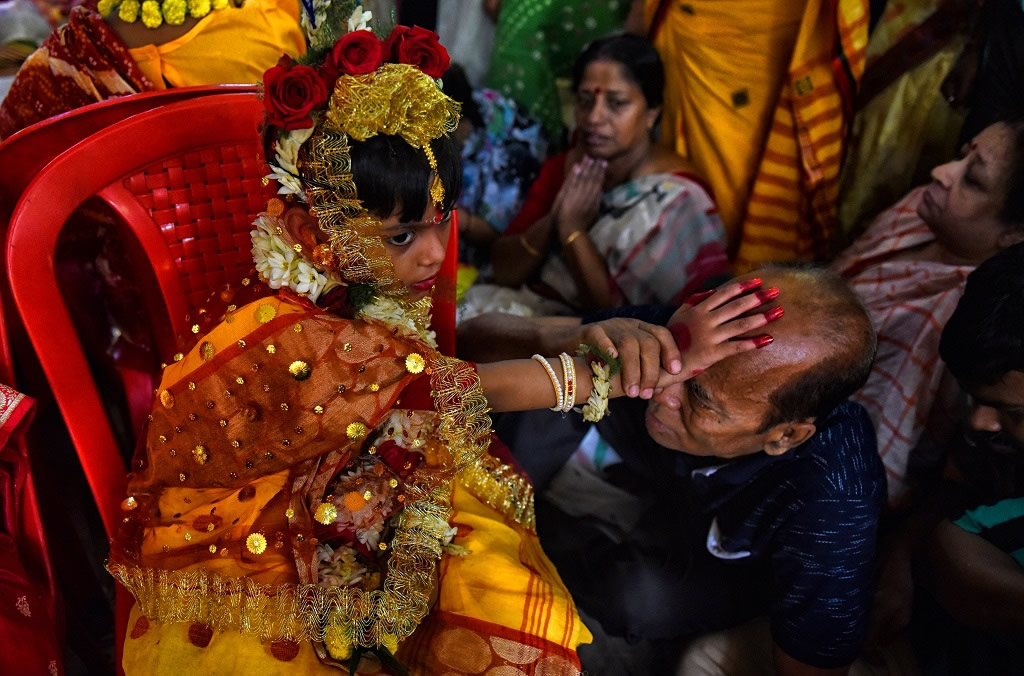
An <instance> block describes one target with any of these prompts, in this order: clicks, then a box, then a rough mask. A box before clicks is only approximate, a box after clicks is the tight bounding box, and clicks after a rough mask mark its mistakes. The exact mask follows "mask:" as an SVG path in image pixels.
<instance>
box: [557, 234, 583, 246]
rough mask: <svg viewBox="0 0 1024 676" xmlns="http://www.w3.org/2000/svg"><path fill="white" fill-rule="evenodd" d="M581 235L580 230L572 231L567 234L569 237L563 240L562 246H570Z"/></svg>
mask: <svg viewBox="0 0 1024 676" xmlns="http://www.w3.org/2000/svg"><path fill="white" fill-rule="evenodd" d="M582 234H583V231H582V230H574V231H573V232H571V233H569V236H568V237H566V238H565V240H564V241H563V242H562V245H563V246H570V245H571V244H572V243H573V242H575V241H576V240H577V239H578V238H579V236H580V235H582Z"/></svg>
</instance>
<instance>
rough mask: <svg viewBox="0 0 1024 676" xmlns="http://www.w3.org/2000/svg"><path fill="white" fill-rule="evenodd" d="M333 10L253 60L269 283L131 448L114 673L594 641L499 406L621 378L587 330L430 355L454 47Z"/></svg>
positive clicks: (533, 653) (361, 665)
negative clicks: (261, 107) (468, 355)
mask: <svg viewBox="0 0 1024 676" xmlns="http://www.w3.org/2000/svg"><path fill="white" fill-rule="evenodd" d="M329 18H330V15H328V16H327V17H320V18H319V19H318V23H319V28H318V29H317V30H320V31H323V32H322V33H321V34H319V35H316V34H314V38H315V39H317V40H321V41H323V42H325V43H326V48H321V49H317V48H316V43H315V41H314V45H313V47H314V49H312V50H311V53H312V56H311V59H310V61H309V62H307V64H294V63H291V62H287V61H285V62H282V63H281V64H280V65H278V66H276V67H275V68H273V69H271V70H270V71H268V72H267V73H266V75H265V78H264V84H265V94H264V96H265V105H266V107H267V125H266V138H267V139H268V141H269V143H268V146H269V147H270V152H268V158H271V167H272V169H273V174H272V177H273V178H274V179H275V180H277V181H278V182H279V183H280V186H281V197H280V198H275V199H272V200H271V201H270V202H269V203H268V205H267V210H266V212H265V213H263V214H262V215H261V216H260V217H259V218H258V219H257V221H256V223H255V225H256V228H255V229H254V230H253V232H252V240H253V258H254V261H255V263H256V268H257V270H258V271H259V277H260V278H261V279H260V281H263V282H266V283H267V284H268V285H269V286H270V287H271V289H273V290H274V292H273V293H271V294H270V295H267V296H265V297H263V298H259V299H258V300H255V301H253V302H251V303H248V304H246V305H242V306H238V307H236V306H235V305H228V306H227V307H226V310H225V314H224V317H223V320H222V321H220V323H218V324H216V325H215V326H214V327H213V328H212V329H211V330H209V331H208V332H207V333H205V334H204V335H202V336H201V337H200V338H199V342H198V344H197V345H196V346H195V347H194V348H192V349H191V350H189V351H188V352H187V353H186V354H182V355H178V360H177V361H176V362H175V363H173V364H171V365H170V366H169V367H167V369H166V370H165V372H164V375H163V379H162V381H161V384H160V388H159V390H158V396H157V401H156V403H155V404H154V407H153V413H152V415H151V417H150V422H149V427H148V430H147V433H146V443H145V445H144V446H143V447H142V448H141V449H140V451H139V452H138V454H137V456H136V458H135V460H134V464H133V470H135V472H134V474H133V475H132V476H131V477H130V480H129V486H128V497H127V498H126V499H125V501H124V503H123V509H124V515H125V518H124V528H123V531H122V532H121V533H120V534H119V536H118V538H117V539H116V541H115V546H114V548H113V553H112V556H111V562H110V564H109V570H110V571H111V573H112V574H113V575H114V576H115V578H116V579H117V580H118V581H119V582H121V583H122V584H123V585H124V586H125V587H127V588H128V589H129V590H130V591H131V593H132V594H133V596H134V597H135V602H136V603H135V606H134V608H133V610H132V613H131V617H130V619H129V623H128V628H127V635H126V636H125V638H124V640H125V646H124V660H123V664H124V667H125V671H126V672H127V673H129V674H161V673H174V674H180V673H187V670H191V671H192V672H193V673H200V674H213V673H247V674H250V673H256V674H274V673H285V672H287V673H289V674H295V673H301V674H305V673H319V672H321V671H324V672H326V670H328V669H330V668H331V667H344V668H347V669H348V670H349V671H350V672H351V673H356V672H358V673H361V674H373V673H402V672H404V671H405V670H408V671H409V672H411V673H417V674H419V673H438V674H440V673H484V672H486V671H488V670H490V669H494V668H500V669H501V670H500V671H499V672H495V673H502V674H506V673H507V674H512V673H544V674H574V673H577V672H578V670H579V661H578V659H577V657H576V653H575V649H576V646H577V645H578V644H579V643H581V642H586V641H587V640H588V639H589V633H588V631H587V629H586V628H585V627H584V626H583V625H582V624H581V623H580V620H579V616H578V615H577V613H576V609H575V607H574V606H573V603H572V601H571V599H570V598H569V595H568V593H567V592H566V590H565V588H564V586H563V585H562V583H561V581H560V579H559V577H558V575H557V573H556V572H555V571H554V569H553V567H552V565H551V563H550V562H549V561H548V559H547V557H546V556H545V555H544V553H543V551H542V550H541V549H540V546H539V544H538V542H537V538H536V536H535V535H534V533H533V502H532V494H531V488H530V485H529V483H528V481H527V480H526V479H525V478H523V477H522V476H521V475H519V474H518V473H517V472H516V471H515V470H514V469H513V468H511V467H509V466H507V465H505V464H503V463H502V462H501V461H499V460H498V459H496V458H495V457H494V456H493V455H492V454H491V453H490V452H489V449H488V446H489V444H490V440H491V438H490V437H491V435H490V421H489V419H488V415H487V412H488V410H489V408H493V409H495V410H521V409H529V408H540V407H552V406H553V407H554V409H556V410H560V411H562V412H563V413H564V412H568V411H569V410H571V409H572V407H573V406H574V404H577V403H578V404H584V406H583V409H582V410H583V412H584V414H585V415H587V416H589V417H590V418H592V419H596V418H598V417H600V416H601V415H603V411H604V406H605V405H606V404H607V399H608V397H609V396H618V395H620V394H621V393H622V391H623V383H622V378H621V376H619V375H617V374H616V373H615V364H614V361H615V360H614V359H613V358H612V357H610V356H608V355H607V354H606V353H604V352H603V351H602V350H601V349H599V348H597V347H589V348H583V349H582V350H581V355H582V356H576V357H573V356H570V355H568V354H564V353H563V354H562V355H560V356H558V357H555V358H553V359H545V358H543V357H541V356H540V355H536V356H535V358H534V359H532V360H519V361H511V362H498V363H494V364H487V365H480V366H479V367H477V366H475V365H474V364H471V363H467V362H462V361H459V360H456V359H453V358H450V357H446V356H444V355H442V354H440V353H439V352H438V351H437V349H436V342H435V337H434V334H433V332H432V331H431V330H429V328H428V325H429V320H430V306H431V295H432V293H434V286H435V282H436V281H437V277H438V272H439V270H440V267H441V262H442V260H443V258H444V255H445V251H446V248H447V237H448V232H449V225H448V215H449V213H450V210H451V208H452V204H453V203H454V201H455V198H456V196H457V195H458V191H459V183H460V175H461V172H460V165H459V154H458V149H457V146H456V144H455V142H454V140H453V138H452V136H451V133H452V131H453V130H454V129H455V126H456V124H457V122H458V104H456V103H455V102H454V101H452V100H451V99H450V98H448V97H447V96H445V95H444V94H443V93H441V91H440V89H439V87H438V86H437V84H436V82H435V80H434V77H437V76H438V75H440V73H441V72H443V71H444V69H445V68H446V67H447V63H446V62H447V55H446V54H445V53H444V51H443V48H442V47H441V46H440V45H439V44H437V41H436V36H434V35H433V34H432V33H428V32H426V31H422V30H419V29H409V28H406V27H402V26H399V27H396V28H395V30H394V31H393V32H392V33H391V35H390V36H389V37H388V39H387V40H386V41H384V42H382V41H381V40H380V39H378V38H377V37H376V36H375V35H374V34H373V33H372V32H370V31H367V30H355V31H352V32H350V33H348V34H346V35H343V36H342V37H341V38H340V39H339V40H337V42H336V43H334V41H333V40H332V39H331V40H327V39H325V35H324V33H327V35H328V36H329V35H330V32H329V31H330V30H336V28H334V29H332V28H331V27H330V25H329V24H326V23H325V22H326V21H328V20H329ZM309 64H315V65H316V66H318V68H316V69H315V68H313V67H312V66H311V65H309ZM304 201H305V202H306V204H303V202H304ZM255 282H256V280H243V282H242V283H243V285H251V284H252V283H255ZM737 294H738V292H736V293H733V294H731V295H737ZM731 295H730V294H719V295H718V300H717V301H714V302H715V303H719V304H720V303H723V302H724V301H726V300H728V299H729V298H730V297H731ZM225 302H230V301H225ZM705 302H707V303H711V302H712V300H711V299H709V300H708V301H705ZM759 303H760V300H758V299H757V297H756V296H755V295H748V296H744V297H743V298H740V299H738V300H736V301H734V302H733V303H730V304H728V305H726V306H724V307H723V308H722V309H721V310H720V311H717V312H712V313H706V312H705V313H695V315H696V314H699V315H700V318H699V319H694V320H693V321H692V322H688V323H692V326H690V327H683V330H685V331H686V333H687V335H692V336H693V340H692V345H693V346H692V347H691V349H690V351H689V352H687V353H686V356H684V357H681V356H679V353H678V351H675V352H673V349H674V348H670V349H669V350H668V352H667V353H666V354H668V355H669V357H670V358H668V359H667V361H666V364H667V366H668V368H669V371H671V372H672V373H669V372H668V371H666V372H664V373H663V374H662V378H661V380H660V381H659V382H660V383H661V384H668V383H670V382H677V381H679V380H682V379H684V378H685V377H686V375H687V374H689V373H691V372H692V371H693V370H695V369H699V368H703V367H704V366H705V365H706V361H707V359H712V360H717V359H718V358H721V357H723V356H725V355H727V354H730V353H735V352H737V351H741V350H746V349H752V348H753V346H754V341H752V340H740V341H730V340H729V339H730V338H732V337H733V336H736V335H739V334H740V333H742V332H744V331H749V330H751V329H756V327H758V326H761V325H763V324H764V323H765V320H764V318H763V316H762V315H756V316H755V317H749V318H746V319H744V320H740V321H737V322H731V323H729V324H728V325H727V326H722V324H723V323H725V322H728V320H730V319H732V318H733V317H736V316H737V315H739V314H741V313H743V312H745V311H747V310H749V309H751V308H753V307H756V306H757V305H758V304H759ZM200 314H201V315H214V316H219V312H218V311H216V310H214V309H213V306H209V307H205V308H203V309H202V310H200ZM195 331H196V333H197V334H198V333H200V331H201V329H200V326H199V325H198V324H197V325H196V327H195ZM677 333H678V331H677ZM698 347H700V348H701V349H697V348H698ZM698 355H700V356H698ZM648 356H650V355H648ZM658 358H659V355H657V354H655V355H654V359H655V361H657V359H658ZM577 374H578V377H577ZM673 374H676V375H673ZM627 387H630V384H627Z"/></svg>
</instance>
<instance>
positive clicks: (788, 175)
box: [646, 0, 868, 269]
mask: <svg viewBox="0 0 1024 676" xmlns="http://www.w3.org/2000/svg"><path fill="white" fill-rule="evenodd" d="M646 10H647V14H646V17H647V19H648V26H649V27H650V28H649V32H650V35H651V37H652V40H653V41H654V44H655V46H656V47H657V48H658V51H659V53H660V54H661V56H662V60H663V61H664V62H665V69H666V78H667V86H666V91H665V109H664V114H663V129H662V130H663V134H664V138H665V139H666V141H667V142H668V143H669V144H670V145H671V146H673V147H674V149H675V150H676V152H677V153H679V154H680V155H683V156H684V157H687V158H688V159H689V160H690V161H691V162H693V163H694V164H695V165H696V166H697V168H698V170H700V171H701V172H702V174H703V175H705V176H707V177H708V180H709V182H710V184H711V188H712V190H713V191H714V194H715V197H716V200H717V202H718V205H719V208H720V209H721V212H722V220H723V221H724V223H725V226H726V228H727V229H728V232H729V237H730V246H731V249H730V250H731V252H733V253H734V254H735V256H736V258H735V264H736V267H737V268H740V269H747V268H752V267H756V266H757V265H758V264H759V263H762V262H765V261H772V260H790V259H807V258H814V257H821V256H823V255H824V254H825V253H827V251H828V249H829V247H830V245H831V239H832V237H833V231H834V229H835V221H836V199H837V195H838V189H839V169H840V163H841V161H842V156H843V151H844V138H845V134H846V129H847V126H848V124H849V121H850V118H851V115H852V94H853V90H854V88H855V86H856V83H857V81H858V80H859V79H860V76H861V74H862V73H863V71H864V55H865V49H866V46H867V37H868V2H867V0H837V1H833V2H829V1H826V0H809V1H808V2H806V3H805V2H793V1H791V2H773V3H765V2H752V1H751V0H725V1H722V0H715V1H714V2H711V1H710V0H693V1H691V2H687V3H685V4H677V3H673V2H669V1H668V0H648V2H647V6H646Z"/></svg>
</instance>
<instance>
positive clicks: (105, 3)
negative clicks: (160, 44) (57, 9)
mask: <svg viewBox="0 0 1024 676" xmlns="http://www.w3.org/2000/svg"><path fill="white" fill-rule="evenodd" d="M229 4H230V2H229V0H163V2H162V3H161V2H160V0H143V2H142V3H141V4H139V0H99V3H97V5H96V11H98V12H99V13H100V14H101V15H102V16H110V15H111V14H113V13H114V10H117V17H118V18H119V19H120V20H121V21H124V22H125V23H135V22H136V21H138V20H139V19H140V18H141V20H142V24H143V25H144V26H146V28H159V27H160V26H161V25H163V24H164V23H165V22H166V23H167V25H169V26H180V25H181V24H183V23H185V17H186V16H189V17H191V18H193V19H201V18H203V17H204V16H206V15H207V14H209V13H210V12H211V11H214V10H221V9H225V8H226V7H227V6H228V5H229Z"/></svg>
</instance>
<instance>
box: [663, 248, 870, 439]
mask: <svg viewBox="0 0 1024 676" xmlns="http://www.w3.org/2000/svg"><path fill="white" fill-rule="evenodd" d="M753 277H760V278H761V279H762V280H763V287H762V288H769V287H773V286H774V287H777V288H778V289H779V297H778V299H777V300H776V301H775V302H774V303H773V304H772V305H769V306H762V307H760V308H758V309H757V311H758V312H765V311H767V310H769V309H770V308H771V307H772V306H773V305H779V306H781V307H783V308H785V314H784V315H783V316H782V318H780V319H779V320H777V321H775V322H773V323H772V324H771V325H769V326H768V327H767V330H768V331H769V332H770V333H771V334H772V336H773V337H774V338H775V341H774V342H773V343H772V344H771V345H769V346H768V347H766V348H764V349H762V350H753V351H750V352H745V353H743V354H740V355H737V356H734V357H730V358H728V359H725V360H723V361H721V362H718V363H717V364H714V365H713V366H711V367H710V368H708V369H707V370H706V371H704V372H703V373H701V374H699V375H698V376H696V377H694V378H692V379H690V380H689V381H687V383H686V384H685V386H684V390H683V392H682V393H681V395H682V396H681V397H680V398H679V401H680V403H681V405H680V408H679V410H678V411H675V410H672V409H670V408H669V406H667V405H666V404H665V401H666V398H665V397H656V398H655V400H653V402H652V404H651V405H650V406H649V408H648V414H647V417H648V420H647V427H648V431H650V432H651V435H652V436H653V437H654V438H655V440H656V441H658V442H659V443H660V444H662V445H663V446H666V447H668V448H677V449H679V450H682V451H686V452H688V453H693V454H696V455H714V456H719V457H731V456H738V455H747V454H750V453H755V452H757V451H760V450H764V451H766V452H769V453H782V452H785V451H786V450H788V449H789V448H792V447H794V446H796V445H799V444H800V443H803V441H805V440H806V439H807V438H808V437H809V436H810V435H811V434H813V433H814V431H815V429H816V428H815V421H816V420H818V419H819V418H821V417H823V416H825V415H827V414H828V413H829V412H831V411H832V409H834V408H835V407H836V406H838V405H839V404H840V403H842V402H843V401H845V400H846V399H847V398H849V396H850V395H852V394H853V393H854V392H856V391H857V390H858V389H859V388H860V387H861V386H862V385H863V384H864V382H865V380H867V377H868V374H869V373H870V370H871V362H872V360H873V358H874V354H875V332H874V330H873V328H872V326H871V320H870V318H869V317H868V315H867V312H866V311H865V309H864V306H863V305H862V304H861V302H860V300H859V299H858V298H857V297H856V295H854V293H853V292H852V291H851V290H850V288H849V286H847V284H846V282H845V281H843V279H842V278H841V277H839V276H838V275H836V274H835V273H832V272H831V271H829V270H827V269H824V268H818V267H809V266H781V265H780V266H769V267H765V268H761V269H760V270H756V271H754V272H753V273H751V274H749V275H747V276H746V277H745V278H753ZM765 330H766V329H763V328H762V329H759V330H758V331H757V332H756V333H763V332H764V331H765Z"/></svg>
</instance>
